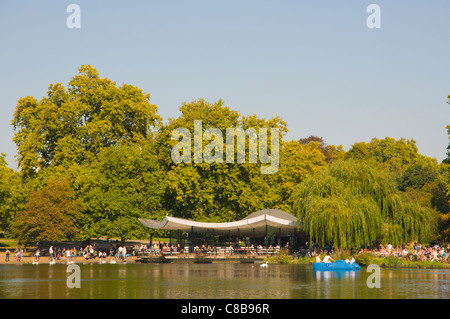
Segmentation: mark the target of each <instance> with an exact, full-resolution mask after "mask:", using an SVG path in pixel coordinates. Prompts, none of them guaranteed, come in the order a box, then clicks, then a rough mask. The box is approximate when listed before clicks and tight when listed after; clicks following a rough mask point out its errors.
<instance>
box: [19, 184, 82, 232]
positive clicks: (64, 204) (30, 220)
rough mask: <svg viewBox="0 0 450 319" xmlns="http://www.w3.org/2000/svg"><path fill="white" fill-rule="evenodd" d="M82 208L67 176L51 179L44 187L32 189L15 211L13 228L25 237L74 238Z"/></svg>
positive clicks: (78, 227) (77, 230) (78, 226)
mask: <svg viewBox="0 0 450 319" xmlns="http://www.w3.org/2000/svg"><path fill="white" fill-rule="evenodd" d="M83 210H84V204H83V202H82V201H81V200H80V199H77V198H76V196H75V193H74V191H73V190H72V189H71V187H70V185H69V182H68V181H67V180H64V179H58V180H50V181H49V183H48V185H46V186H45V187H44V188H42V189H41V190H37V191H34V192H32V193H31V195H30V196H29V198H28V200H27V203H26V205H25V209H24V210H22V211H20V212H18V213H17V215H16V217H15V219H14V222H13V223H12V230H13V232H14V233H15V234H16V236H17V237H18V238H20V239H21V240H24V241H30V240H39V241H61V240H67V239H69V240H70V239H74V238H75V237H76V235H77V234H78V232H79V230H80V222H81V217H82V212H83Z"/></svg>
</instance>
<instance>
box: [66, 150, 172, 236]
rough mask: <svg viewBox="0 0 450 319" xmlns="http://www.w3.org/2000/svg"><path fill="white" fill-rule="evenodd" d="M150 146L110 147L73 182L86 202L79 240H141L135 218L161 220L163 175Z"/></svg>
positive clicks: (163, 212) (101, 152)
mask: <svg viewBox="0 0 450 319" xmlns="http://www.w3.org/2000/svg"><path fill="white" fill-rule="evenodd" d="M153 148H154V147H153V144H152V143H151V142H147V143H144V144H143V147H140V146H138V145H120V146H119V145H118V146H111V147H108V148H105V149H103V150H102V151H100V153H99V155H98V159H97V160H96V161H94V162H92V163H91V165H89V166H88V167H86V168H85V169H84V170H83V171H82V173H81V174H80V175H79V176H78V178H77V179H76V180H75V182H74V183H75V184H76V185H77V186H76V187H77V188H78V189H79V194H80V195H81V196H82V198H83V200H84V202H85V203H86V208H87V209H86V213H85V214H84V220H83V222H84V227H83V229H82V236H83V238H85V239H86V238H91V237H101V236H106V237H109V238H120V239H121V240H122V241H124V240H126V239H130V238H143V237H145V234H147V232H148V229H146V228H145V227H144V226H143V225H142V224H141V223H140V222H139V221H138V218H151V219H162V217H163V216H164V214H165V210H164V208H163V207H162V202H163V195H164V192H165V187H166V174H165V172H164V171H163V170H161V169H160V166H159V164H158V161H157V157H156V155H155V154H154V151H153Z"/></svg>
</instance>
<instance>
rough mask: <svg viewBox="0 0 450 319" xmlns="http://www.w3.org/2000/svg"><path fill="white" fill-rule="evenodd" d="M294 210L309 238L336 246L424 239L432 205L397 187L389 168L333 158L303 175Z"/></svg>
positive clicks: (429, 227)
mask: <svg viewBox="0 0 450 319" xmlns="http://www.w3.org/2000/svg"><path fill="white" fill-rule="evenodd" d="M294 211H295V213H296V214H297V216H298V217H299V219H300V220H301V222H302V224H303V227H304V230H305V232H306V233H307V234H309V236H310V240H311V241H315V242H316V243H318V244H320V245H327V244H331V245H334V246H335V247H339V248H349V247H355V246H356V247H359V246H364V245H366V244H367V245H372V244H375V243H377V242H383V243H388V242H390V243H391V244H402V243H408V242H411V241H421V242H423V241H426V240H427V239H428V236H429V234H430V229H431V227H432V225H431V223H432V219H431V215H432V210H431V208H429V207H426V206H423V205H421V204H420V203H419V202H415V201H414V199H413V198H411V197H410V196H408V195H407V194H405V193H402V192H399V191H398V189H397V185H396V181H395V178H394V176H393V174H392V173H391V172H389V171H388V170H387V169H385V168H383V167H382V166H381V165H380V164H378V165H377V164H374V163H373V162H367V161H361V160H347V161H336V162H334V163H333V164H331V165H329V166H328V167H327V168H326V169H325V170H323V171H321V172H319V173H317V174H315V175H314V176H312V177H310V178H308V179H306V180H305V181H304V182H303V183H302V184H301V186H300V190H299V192H298V193H297V194H296V201H295V204H294Z"/></svg>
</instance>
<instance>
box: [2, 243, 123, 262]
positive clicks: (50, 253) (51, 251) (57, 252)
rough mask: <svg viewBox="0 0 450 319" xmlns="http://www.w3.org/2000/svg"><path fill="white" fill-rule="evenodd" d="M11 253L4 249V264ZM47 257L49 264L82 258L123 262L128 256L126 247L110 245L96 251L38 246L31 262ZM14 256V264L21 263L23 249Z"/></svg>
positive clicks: (86, 248)
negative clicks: (107, 247) (108, 247)
mask: <svg viewBox="0 0 450 319" xmlns="http://www.w3.org/2000/svg"><path fill="white" fill-rule="evenodd" d="M11 254H12V252H11V251H10V250H9V249H6V252H5V262H9V261H11V258H12V257H11ZM44 255H45V256H46V257H48V261H49V262H56V261H66V262H71V261H72V260H75V259H77V258H83V259H85V260H88V259H93V260H99V261H102V260H106V259H107V258H108V257H109V258H110V259H119V260H123V261H125V260H126V258H127V257H129V256H130V254H129V253H127V247H126V246H125V245H124V246H121V245H116V246H114V245H111V246H110V249H109V250H107V249H96V248H95V247H94V246H93V245H86V246H85V247H79V248H78V249H77V247H70V248H68V247H59V246H58V247H55V246H53V245H52V246H50V247H49V248H48V250H43V249H41V246H40V245H37V248H36V249H35V251H34V253H33V254H32V256H33V262H39V261H40V260H41V257H42V256H44ZM14 256H15V261H16V262H22V261H23V256H24V249H23V248H22V247H20V246H19V247H17V248H16V249H15V250H14Z"/></svg>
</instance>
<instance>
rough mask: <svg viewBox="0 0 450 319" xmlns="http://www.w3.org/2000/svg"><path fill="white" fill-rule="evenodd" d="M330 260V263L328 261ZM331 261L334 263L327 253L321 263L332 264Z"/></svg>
mask: <svg viewBox="0 0 450 319" xmlns="http://www.w3.org/2000/svg"><path fill="white" fill-rule="evenodd" d="M330 260H331V261H330ZM333 261H335V260H334V259H333V258H331V256H330V253H328V254H327V255H326V256H325V258H324V259H323V262H324V263H331V262H333Z"/></svg>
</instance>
